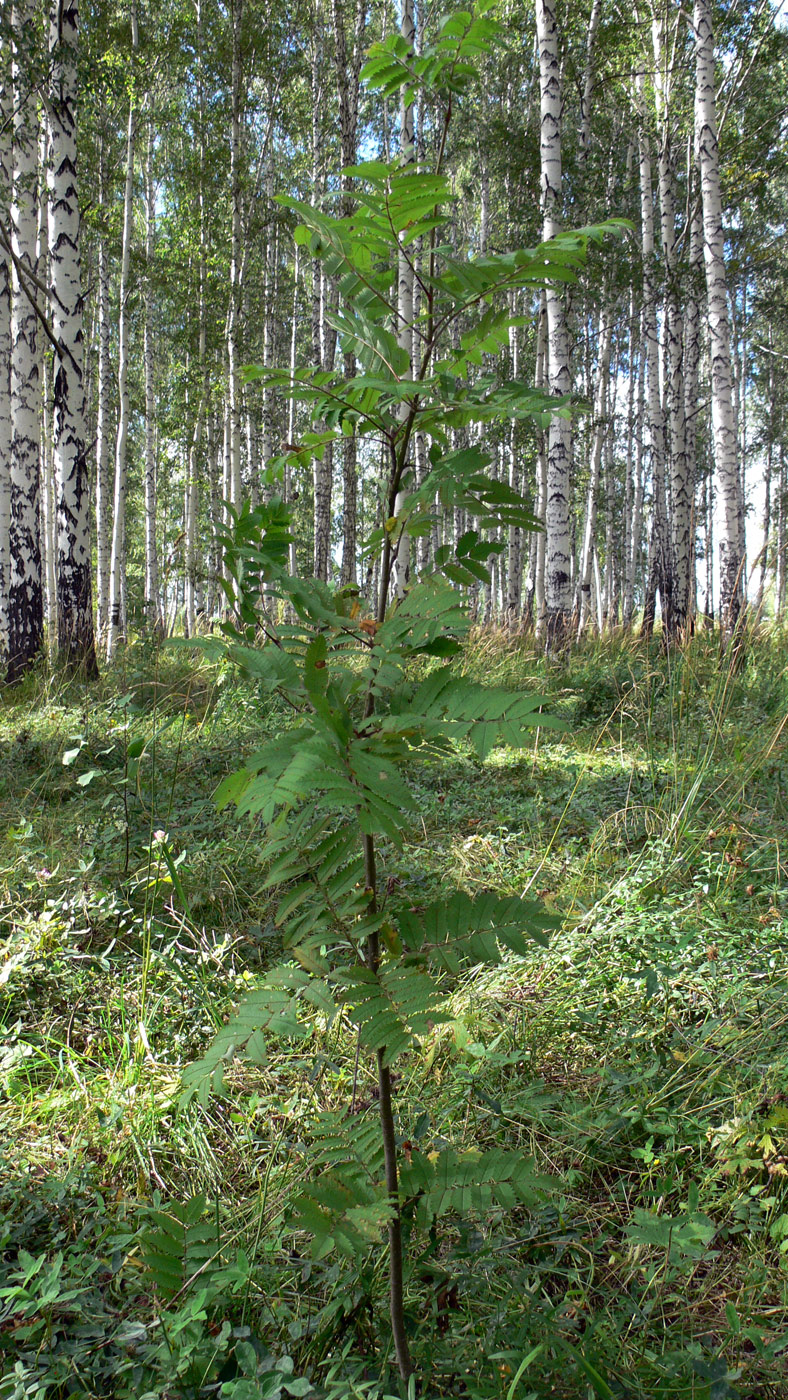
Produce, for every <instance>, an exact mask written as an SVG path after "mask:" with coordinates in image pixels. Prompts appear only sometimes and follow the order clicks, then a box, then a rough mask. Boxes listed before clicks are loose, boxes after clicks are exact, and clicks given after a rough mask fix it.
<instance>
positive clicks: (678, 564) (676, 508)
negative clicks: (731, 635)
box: [652, 12, 693, 638]
mask: <svg viewBox="0 0 788 1400" xmlns="http://www.w3.org/2000/svg"><path fill="white" fill-rule="evenodd" d="M681 22H682V19H681V16H680V15H679V13H678V12H677V13H676V17H675V20H674V23H675V24H676V25H678V24H680V23H681ZM673 38H674V36H671V35H669V34H667V33H666V22H665V20H664V19H662V18H655V19H654V21H653V23H652V41H653V49H654V69H655V82H654V89H655V96H656V102H657V123H658V133H659V149H658V171H659V201H660V230H661V239H662V253H663V259H664V278H665V281H664V298H665V304H664V315H663V322H664V336H665V399H666V401H667V415H666V417H667V423H666V427H667V442H666V446H667V459H668V466H669V472H670V515H669V525H670V533H669V542H668V541H666V544H667V556H666V560H665V566H664V567H665V570H666V571H668V573H669V577H668V578H666V594H667V596H668V597H669V599H670V606H669V607H668V606H666V602H667V598H666V600H664V601H663V626H664V628H665V634H666V636H667V637H668V638H673V637H682V636H683V635H684V633H685V630H686V628H687V625H688V623H689V620H690V614H691V596H690V575H691V569H692V565H693V559H692V555H693V550H692V542H691V539H690V531H691V522H692V495H693V483H692V476H691V471H690V464H689V461H688V458H687V449H686V424H685V407H684V405H685V395H684V318H683V316H682V313H681V302H680V289H679V283H678V266H677V246H676V214H675V197H674V187H675V176H674V169H673V154H672V146H671V121H672V117H671V109H670V103H671V83H672V73H671V51H672V49H673V47H674V45H673V43H672V39H673Z"/></svg>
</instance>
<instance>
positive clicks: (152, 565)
mask: <svg viewBox="0 0 788 1400" xmlns="http://www.w3.org/2000/svg"><path fill="white" fill-rule="evenodd" d="M153 146H154V130H153V118H152V117H151V116H149V118H148V141H147V150H146V153H145V292H144V299H143V302H144V325H143V340H142V360H143V375H144V379H145V468H144V474H145V488H144V494H145V593H144V599H143V604H144V616H145V625H146V627H148V628H149V629H150V630H151V631H152V632H154V633H159V632H160V631H161V625H162V618H161V603H160V600H159V555H158V541H157V538H156V489H157V481H156V384H155V378H154V343H153V288H152V285H151V279H152V275H153V255H154V249H155V241H156V186H155V183H154V179H153Z"/></svg>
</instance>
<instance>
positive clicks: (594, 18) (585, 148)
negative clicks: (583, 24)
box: [580, 0, 602, 160]
mask: <svg viewBox="0 0 788 1400" xmlns="http://www.w3.org/2000/svg"><path fill="white" fill-rule="evenodd" d="M601 15H602V0H593V3H592V5H591V14H590V15H589V18H588V29H587V30H586V59H585V67H584V70H583V89H582V94H581V98H580V156H581V159H582V160H585V159H586V157H587V155H588V152H589V149H590V146H591V103H592V99H593V96H594V78H595V69H594V48H595V46H596V36H597V30H598V28H599V20H600V18H601Z"/></svg>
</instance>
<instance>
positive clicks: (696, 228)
mask: <svg viewBox="0 0 788 1400" xmlns="http://www.w3.org/2000/svg"><path fill="white" fill-rule="evenodd" d="M702 265H703V227H702V223H701V210H700V200H699V199H693V210H692V214H691V216H690V252H689V272H688V278H687V287H686V293H685V298H684V451H685V453H686V460H687V490H688V492H689V498H690V518H691V524H690V528H689V552H690V562H689V578H688V608H689V613H690V616H688V619H687V622H688V623H691V622H692V615H694V612H695V598H696V593H697V580H696V568H695V542H696V536H697V524H696V519H695V492H696V482H697V475H698V471H697V460H696V459H697V437H698V378H699V368H700V353H701V334H700V311H701V304H700V303H701V286H700V284H701V279H702V275H703V274H702V270H701V269H702Z"/></svg>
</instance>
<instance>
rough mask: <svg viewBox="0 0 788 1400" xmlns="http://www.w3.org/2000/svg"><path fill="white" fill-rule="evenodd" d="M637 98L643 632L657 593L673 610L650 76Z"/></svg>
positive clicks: (666, 611) (649, 625)
mask: <svg viewBox="0 0 788 1400" xmlns="http://www.w3.org/2000/svg"><path fill="white" fill-rule="evenodd" d="M635 81H636V98H637V104H638V110H639V115H640V123H639V158H640V221H641V251H642V256H643V341H644V350H645V356H646V366H647V382H648V429H649V440H650V448H651V480H652V491H653V498H654V499H653V506H652V520H651V540H650V549H649V555H650V557H649V574H648V581H647V585H646V597H645V603H644V609H643V631H644V633H645V634H646V635H647V636H649V635H650V634H651V632H652V631H653V627H654V615H655V608H656V595H657V593H659V595H660V604H661V607H662V618H663V625H665V626H667V627H668V628H669V626H670V623H669V618H670V610H671V595H670V583H671V576H672V570H671V568H670V556H669V539H668V520H667V503H666V496H665V414H664V409H663V404H662V395H661V391H660V382H659V332H658V328H657V299H656V271H655V266H654V204H653V198H654V193H653V186H652V179H651V151H650V148H649V140H648V133H647V130H646V125H645V112H644V88H645V77H644V75H643V73H638V75H637V78H636V80H635Z"/></svg>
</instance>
